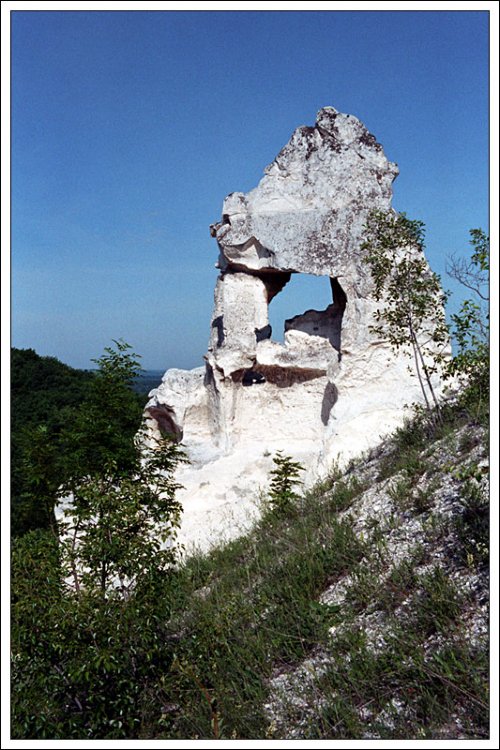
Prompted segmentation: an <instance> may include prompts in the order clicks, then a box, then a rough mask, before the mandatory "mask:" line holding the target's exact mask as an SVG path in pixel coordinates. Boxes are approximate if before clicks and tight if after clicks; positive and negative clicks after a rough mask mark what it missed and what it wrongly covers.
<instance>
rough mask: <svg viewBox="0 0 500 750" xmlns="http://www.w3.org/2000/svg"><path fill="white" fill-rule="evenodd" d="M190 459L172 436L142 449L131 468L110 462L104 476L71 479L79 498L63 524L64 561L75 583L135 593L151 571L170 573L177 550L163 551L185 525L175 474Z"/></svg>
mask: <svg viewBox="0 0 500 750" xmlns="http://www.w3.org/2000/svg"><path fill="white" fill-rule="evenodd" d="M184 461H186V458H185V456H184V454H183V453H182V451H181V450H180V449H179V446H178V445H176V444H174V443H171V442H170V441H168V440H166V439H161V440H157V441H156V442H155V444H154V445H153V446H150V447H147V448H146V447H145V448H144V450H143V451H141V450H140V445H139V441H137V445H136V446H135V462H134V463H133V464H132V465H131V466H130V468H129V469H128V471H127V472H125V471H124V469H123V467H120V468H119V467H118V466H117V464H116V463H114V462H113V463H110V462H108V463H107V464H105V465H104V466H103V467H102V470H101V474H100V475H97V474H94V475H87V476H82V477H79V478H75V479H72V480H71V482H70V487H71V491H72V494H73V501H72V503H71V505H70V506H69V507H68V508H67V510H66V512H65V521H64V522H63V523H60V524H59V526H60V530H61V531H62V532H63V561H64V563H65V564H66V567H67V573H68V574H71V575H73V577H74V580H75V585H76V586H77V588H79V586H80V583H81V584H83V586H84V588H85V589H86V590H100V591H101V593H102V594H103V595H104V594H105V593H106V592H107V591H108V590H109V588H110V586H116V585H118V584H119V586H120V589H121V590H122V591H129V590H130V589H131V588H133V587H135V586H136V585H138V584H139V582H142V581H143V580H144V579H145V578H147V577H148V576H149V575H150V572H151V571H152V570H155V571H157V572H158V571H165V570H166V569H167V568H168V566H169V565H171V564H172V562H174V560H175V555H174V549H173V547H169V548H168V549H162V548H161V547H162V544H164V543H165V542H167V541H169V542H170V543H171V542H172V539H173V537H174V534H175V529H176V528H177V527H178V525H179V519H180V513H181V510H182V508H181V505H180V503H179V501H178V500H176V498H175V493H176V491H177V490H178V489H179V488H180V485H179V484H178V483H177V482H175V481H174V479H173V473H174V471H175V469H176V467H177V465H178V464H179V463H180V462H184Z"/></svg>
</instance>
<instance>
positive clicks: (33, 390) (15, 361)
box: [11, 348, 160, 536]
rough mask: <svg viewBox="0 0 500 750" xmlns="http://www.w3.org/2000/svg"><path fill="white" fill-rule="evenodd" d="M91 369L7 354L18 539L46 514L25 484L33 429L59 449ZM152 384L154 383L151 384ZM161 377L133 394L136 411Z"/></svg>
mask: <svg viewBox="0 0 500 750" xmlns="http://www.w3.org/2000/svg"><path fill="white" fill-rule="evenodd" d="M94 377H95V372H94V371H92V370H78V369H76V368H73V367H70V366H69V365H66V364H64V363H63V362H60V361H59V360H58V359H56V357H41V356H40V355H39V354H37V353H36V352H35V351H34V349H16V348H12V350H11V407H12V408H11V446H12V453H11V528H12V534H13V536H19V535H21V534H24V533H26V532H27V531H31V530H32V529H36V528H45V527H46V526H47V517H46V511H45V509H44V508H42V507H40V506H39V505H38V504H37V503H35V502H34V501H33V493H32V491H31V490H32V488H30V487H28V486H27V483H26V471H25V469H26V462H27V461H29V453H30V449H31V446H32V445H33V440H34V436H35V433H36V430H40V429H43V430H47V431H48V433H49V434H50V436H51V438H52V440H53V445H54V447H55V449H56V450H57V447H58V445H59V442H60V438H61V435H62V433H63V431H64V428H65V427H66V426H68V425H69V424H70V423H71V422H72V420H73V417H74V414H75V410H76V409H78V407H79V406H80V404H81V403H82V402H83V401H85V400H86V398H87V397H88V395H89V386H90V384H91V383H92V381H93V379H94ZM152 380H155V381H156V382H152ZM159 380H160V378H155V377H153V378H151V376H149V375H148V374H146V373H145V375H144V378H142V377H141V378H140V379H138V381H137V382H136V383H135V384H134V386H133V389H134V391H135V392H136V399H137V405H138V408H139V407H140V408H141V409H142V408H143V407H144V405H145V403H146V396H147V393H148V391H149V390H151V388H153V387H154V386H155V385H156V384H157V383H158V382H159Z"/></svg>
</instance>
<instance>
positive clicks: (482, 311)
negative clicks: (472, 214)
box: [447, 229, 490, 406]
mask: <svg viewBox="0 0 500 750" xmlns="http://www.w3.org/2000/svg"><path fill="white" fill-rule="evenodd" d="M470 235H471V240H470V244H471V245H472V253H471V257H470V260H469V261H464V260H457V259H456V258H453V259H452V260H451V262H450V264H449V266H448V273H449V274H450V275H451V276H453V278H455V279H457V280H458V281H459V282H460V283H461V284H463V285H464V286H465V287H466V288H467V289H469V290H470V291H472V292H473V293H474V296H473V298H472V299H466V300H465V301H464V302H463V303H462V306H461V308H460V311H459V312H458V313H456V314H454V315H452V316H451V321H452V331H453V336H454V339H455V342H456V347H457V352H456V354H455V356H454V357H453V359H452V360H451V362H450V363H449V366H448V369H447V373H448V375H449V376H455V377H456V378H457V379H458V381H459V384H460V386H461V393H460V397H459V398H460V401H461V403H462V404H463V405H464V406H470V405H471V404H473V403H477V402H478V401H479V402H480V403H482V402H484V401H487V400H488V396H489V367H490V350H489V313H488V309H487V307H486V305H487V303H488V301H489V298H488V295H487V285H488V274H489V268H490V263H489V252H490V244H489V237H488V236H487V235H486V234H485V233H484V232H483V231H482V230H481V229H472V230H471V231H470Z"/></svg>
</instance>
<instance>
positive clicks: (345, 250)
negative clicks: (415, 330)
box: [146, 107, 421, 548]
mask: <svg viewBox="0 0 500 750" xmlns="http://www.w3.org/2000/svg"><path fill="white" fill-rule="evenodd" d="M397 174H398V168H397V166H396V165H395V164H394V163H392V162H390V161H388V160H387V158H386V156H385V155H384V152H383V150H382V147H381V145H380V144H379V143H377V141H376V139H375V137H374V136H373V135H371V133H369V132H368V131H367V129H366V128H365V127H364V125H363V124H362V123H361V122H360V121H359V120H358V119H356V118H355V117H353V116H351V115H344V114H341V113H339V112H337V111H336V110H335V109H333V107H325V108H324V109H322V110H320V112H319V113H318V117H317V120H316V125H315V126H314V127H300V128H298V129H297V130H296V131H295V132H294V133H293V135H292V137H291V139H290V141H289V143H288V144H287V145H286V146H285V147H284V148H283V149H282V150H281V151H280V153H279V154H278V156H277V157H276V159H275V160H274V161H273V163H272V164H271V165H270V166H268V167H267V168H266V169H265V175H264V177H263V178H262V180H261V181H260V183H259V185H258V186H257V187H256V188H255V189H254V190H252V191H251V192H249V193H247V194H243V193H232V194H231V195H229V196H228V197H227V198H226V200H225V201H224V205H223V210H222V220H221V222H219V223H217V224H213V225H212V227H211V233H212V235H213V236H214V237H216V239H217V243H218V246H219V250H220V255H219V261H218V267H219V268H220V275H219V278H218V281H217V285H216V288H215V303H214V311H213V315H212V321H211V334H210V341H209V347H208V352H207V354H206V356H205V360H206V366H205V367H204V368H198V369H196V370H192V371H190V372H186V371H182V370H169V371H168V372H167V373H166V374H165V376H164V378H163V381H162V384H161V385H160V387H159V388H158V389H156V390H154V391H152V393H151V394H150V400H149V402H148V405H147V407H146V410H147V415H149V423H150V427H151V429H152V430H153V431H154V430H157V429H161V430H165V431H168V432H170V433H173V434H175V435H176V436H177V438H178V439H179V440H181V441H182V443H183V445H184V446H185V448H186V451H187V453H188V456H189V458H190V460H191V464H190V465H189V466H187V467H183V468H182V469H180V470H179V474H178V479H179V481H180V482H181V483H182V484H183V485H184V488H185V489H184V490H182V491H181V492H180V494H179V499H180V500H181V501H182V503H183V506H184V520H183V524H182V528H181V532H180V540H181V541H182V542H184V543H185V544H187V545H188V546H189V545H190V544H194V545H199V546H201V547H202V548H206V547H207V546H209V544H210V542H212V541H219V540H220V539H224V538H226V539H228V538H230V537H232V536H234V535H235V534H237V533H239V531H240V530H244V529H245V527H246V526H247V525H248V523H249V522H250V520H251V519H252V517H253V516H254V514H255V513H256V505H257V501H258V498H259V493H261V492H266V490H267V487H268V481H269V471H270V469H271V468H272V456H273V455H274V453H275V452H276V451H277V450H278V449H283V450H284V451H285V452H286V453H288V454H290V455H292V456H293V458H294V459H295V460H299V461H301V462H302V463H303V464H304V466H305V467H306V472H305V477H304V479H305V483H306V485H307V484H310V483H312V482H313V481H315V480H316V479H317V478H318V477H320V476H321V475H322V474H325V473H326V472H327V471H328V469H329V467H330V466H331V464H332V462H333V461H335V460H338V461H340V462H343V461H346V460H347V459H349V458H350V457H351V456H353V455H356V454H358V453H359V452H360V451H362V450H364V449H366V448H368V447H370V446H373V445H374V444H376V443H377V442H378V441H379V440H380V437H381V436H382V435H384V434H386V433H388V432H389V431H391V430H392V429H394V427H395V426H397V425H398V424H400V423H401V421H402V418H403V415H404V412H403V407H404V405H405V404H409V403H413V402H415V401H419V400H420V399H421V394H420V391H419V387H418V382H417V380H416V378H415V377H414V375H413V374H412V373H410V372H409V371H408V364H409V360H408V359H407V358H405V357H403V356H395V355H394V353H393V352H392V351H391V349H390V348H389V347H388V345H387V344H386V343H385V342H384V341H381V340H378V339H377V338H376V337H374V335H373V334H372V333H370V331H369V326H370V324H371V323H372V322H373V318H372V315H373V312H374V310H375V309H376V308H377V303H375V301H374V300H373V298H372V297H371V289H372V285H371V279H370V274H369V272H368V269H367V268H366V264H364V263H363V258H362V251H361V242H362V235H363V227H364V225H365V223H366V219H367V216H368V214H369V212H370V211H372V210H381V211H386V210H389V209H390V207H391V198H392V188H391V185H392V182H393V180H394V178H395V177H396V176H397ZM300 273H308V274H315V275H317V276H324V277H325V283H326V284H330V287H331V293H332V303H331V304H330V305H329V306H328V307H327V308H326V310H308V311H306V312H304V313H302V314H298V315H297V316H295V317H294V318H292V319H290V320H287V321H286V324H285V329H286V331H285V342H284V344H281V343H278V342H275V341H273V340H272V339H271V327H270V325H269V318H268V307H269V303H270V302H271V300H272V299H273V297H274V296H275V295H277V294H279V293H280V291H281V290H282V289H283V287H284V286H285V284H287V282H288V281H289V280H290V278H291V275H292V274H300ZM298 312H300V311H298Z"/></svg>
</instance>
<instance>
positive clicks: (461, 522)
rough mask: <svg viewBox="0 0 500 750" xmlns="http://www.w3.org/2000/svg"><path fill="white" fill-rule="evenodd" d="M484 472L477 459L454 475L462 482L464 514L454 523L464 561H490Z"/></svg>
mask: <svg viewBox="0 0 500 750" xmlns="http://www.w3.org/2000/svg"><path fill="white" fill-rule="evenodd" d="M483 473H484V472H483V471H482V470H481V469H480V468H479V467H478V466H477V464H475V463H472V464H468V465H466V466H463V467H462V468H461V469H460V470H459V471H458V472H456V474H455V477H456V478H457V479H458V480H459V481H460V482H461V488H460V496H461V505H462V514H461V515H460V516H458V517H457V518H456V521H455V523H456V526H457V531H458V534H459V538H460V539H461V541H462V545H463V555H464V559H465V561H466V562H467V563H468V564H479V565H481V566H486V565H488V561H489V533H490V523H489V521H490V503H489V496H488V493H487V492H486V491H485V490H484V488H482V487H481V482H482V479H483Z"/></svg>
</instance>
